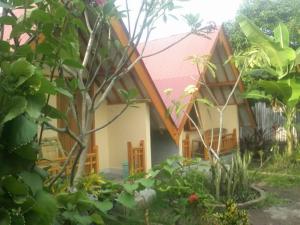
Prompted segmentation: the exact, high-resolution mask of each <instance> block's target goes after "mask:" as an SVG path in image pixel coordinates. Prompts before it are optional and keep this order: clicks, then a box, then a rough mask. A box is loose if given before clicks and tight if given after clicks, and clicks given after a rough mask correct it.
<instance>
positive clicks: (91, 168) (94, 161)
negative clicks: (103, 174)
mask: <svg viewBox="0 0 300 225" xmlns="http://www.w3.org/2000/svg"><path fill="white" fill-rule="evenodd" d="M66 159H67V157H66V156H57V158H54V159H47V160H45V159H41V160H39V161H38V165H39V166H40V167H41V168H46V169H47V172H48V173H49V174H50V175H55V174H57V173H59V172H60V171H61V170H62V167H63V165H64V163H65V161H66ZM73 163H74V157H72V158H71V160H70V162H69V163H68V165H67V166H66V167H65V169H64V174H65V175H69V174H70V173H71V170H72V165H73ZM85 171H86V173H87V174H91V173H97V172H98V171H99V157H98V146H94V147H93V148H91V151H90V152H89V153H88V155H87V159H86V162H85Z"/></svg>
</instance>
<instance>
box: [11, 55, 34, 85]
mask: <svg viewBox="0 0 300 225" xmlns="http://www.w3.org/2000/svg"><path fill="white" fill-rule="evenodd" d="M34 71H35V67H34V66H33V65H32V64H30V63H29V62H27V61H26V59H25V58H20V59H18V60H17V61H15V62H14V63H12V64H11V67H10V75H11V76H13V77H14V78H15V79H17V81H16V85H15V86H16V87H18V86H20V85H21V84H23V83H24V82H25V81H26V80H27V79H29V78H30V77H31V76H32V75H33V74H34Z"/></svg>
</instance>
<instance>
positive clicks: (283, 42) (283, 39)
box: [274, 23, 290, 48]
mask: <svg viewBox="0 0 300 225" xmlns="http://www.w3.org/2000/svg"><path fill="white" fill-rule="evenodd" d="M274 37H275V41H276V42H278V43H279V44H280V47H281V48H287V47H289V41H290V34H289V31H288V29H287V27H286V26H285V25H284V24H283V23H280V24H279V25H278V26H277V27H276V28H275V29H274Z"/></svg>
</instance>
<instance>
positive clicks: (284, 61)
mask: <svg viewBox="0 0 300 225" xmlns="http://www.w3.org/2000/svg"><path fill="white" fill-rule="evenodd" d="M238 21H239V24H240V27H241V29H242V31H243V33H244V34H245V35H246V37H247V38H248V40H249V41H250V42H251V43H252V44H254V45H256V46H257V47H259V48H261V49H262V50H263V51H264V52H265V53H266V54H267V56H268V57H269V59H270V63H271V65H272V66H273V67H274V68H276V71H277V72H278V75H279V77H280V78H281V77H284V76H285V75H286V74H287V72H288V66H289V64H290V63H291V62H292V61H294V60H295V58H296V53H295V51H294V50H293V49H292V48H289V47H284V48H282V47H281V46H280V44H279V43H277V42H275V41H273V40H272V39H271V38H270V37H268V36H266V35H265V34H264V33H263V32H262V31H261V30H260V29H259V28H258V27H257V26H256V25H254V24H253V23H252V22H251V21H250V20H249V19H248V18H247V17H245V16H239V18H238ZM278 32H279V31H278ZM285 38H286V37H285Z"/></svg>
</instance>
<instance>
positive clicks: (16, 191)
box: [1, 176, 28, 204]
mask: <svg viewBox="0 0 300 225" xmlns="http://www.w3.org/2000/svg"><path fill="white" fill-rule="evenodd" d="M1 183H2V186H3V188H4V189H5V190H6V191H7V192H8V193H9V194H10V195H11V196H12V198H13V200H14V202H15V203H17V204H22V203H24V202H25V201H26V199H27V197H28V188H27V185H26V184H24V183H22V182H21V181H19V180H17V179H16V178H15V177H13V176H7V177H5V178H4V179H3V180H2V181H1Z"/></svg>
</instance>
